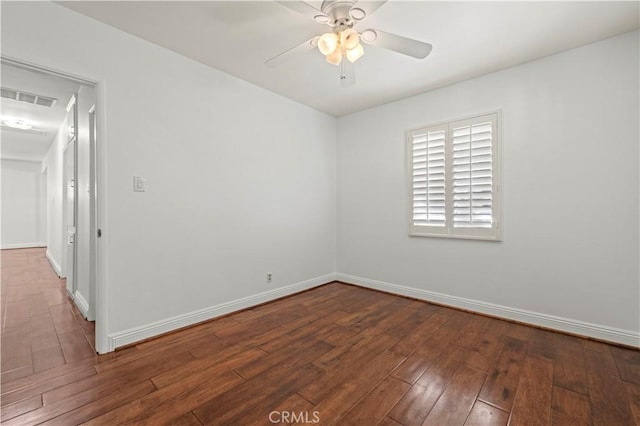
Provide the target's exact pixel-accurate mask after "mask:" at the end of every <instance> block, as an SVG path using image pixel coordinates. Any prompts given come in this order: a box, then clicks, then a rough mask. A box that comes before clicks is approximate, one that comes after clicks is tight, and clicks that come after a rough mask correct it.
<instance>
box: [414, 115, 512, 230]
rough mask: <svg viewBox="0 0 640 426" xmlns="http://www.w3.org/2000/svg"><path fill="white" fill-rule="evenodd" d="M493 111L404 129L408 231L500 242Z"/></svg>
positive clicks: (496, 156) (497, 168) (496, 117)
mask: <svg viewBox="0 0 640 426" xmlns="http://www.w3.org/2000/svg"><path fill="white" fill-rule="evenodd" d="M498 118H499V114H498V113H492V114H486V115H482V116H477V117H473V118H469V119H464V120H457V121H452V122H449V123H444V124H437V125H433V126H428V127H423V128H420V129H415V130H411V131H409V140H408V149H407V151H408V157H409V164H408V170H409V173H408V174H409V188H410V194H409V234H410V235H414V236H427V237H448V238H471V239H482V240H500V227H499V219H500V192H499V189H500V186H499V179H500V174H499V170H500V168H499V162H498V161H499V155H498V136H499V135H498Z"/></svg>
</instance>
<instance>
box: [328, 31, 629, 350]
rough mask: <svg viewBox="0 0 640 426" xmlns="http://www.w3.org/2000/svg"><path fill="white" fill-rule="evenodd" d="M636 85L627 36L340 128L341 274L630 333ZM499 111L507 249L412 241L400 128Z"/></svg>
mask: <svg viewBox="0 0 640 426" xmlns="http://www.w3.org/2000/svg"><path fill="white" fill-rule="evenodd" d="M638 79H639V73H638V32H634V33H628V34H624V35H621V36H618V37H615V38H612V39H608V40H605V41H602V42H599V43H595V44H592V45H588V46H585V47H581V48H578V49H575V50H571V51H568V52H565V53H561V54H558V55H555V56H552V57H548V58H544V59H541V60H538V61H535V62H531V63H527V64H524V65H521V66H517V67H514V68H510V69H506V70H503V71H500V72H496V73H493V74H490V75H486V76H483V77H480V78H476V79H473V80H469V81H466V82H463V83H460V84H455V85H452V86H449V87H445V88H442V89H440V90H435V91H432V92H428V93H425V94H422V95H419V96H416V97H412V98H409V99H405V100H402V101H399V102H394V103H390V104H386V105H383V106H380V107H377V108H373V109H370V110H367V111H363V112H360V113H356V114H352V115H349V116H346V117H343V118H341V119H339V120H338V143H337V146H338V152H337V158H338V171H337V176H338V182H337V186H338V232H337V235H338V253H337V269H338V271H339V272H340V273H342V274H345V275H351V277H348V278H349V279H351V280H353V281H355V282H358V281H360V282H365V283H366V280H363V278H364V279H373V280H377V281H381V282H382V286H383V287H384V286H385V285H386V284H395V285H401V286H406V287H409V288H410V289H405V290H407V291H408V292H413V290H411V289H417V290H423V292H422V294H425V295H426V294H427V293H425V292H424V291H430V292H437V293H442V294H445V295H450V296H457V297H462V298H465V299H473V300H475V301H481V302H489V303H493V304H498V305H503V306H506V307H512V308H517V309H523V310H529V311H534V312H536V313H542V314H547V315H554V316H559V317H565V318H568V319H571V320H578V321H584V322H588V323H593V324H597V325H602V326H605V327H613V328H619V329H623V330H627V331H630V333H631V334H627V337H629V335H631V336H632V335H633V333H636V334H635V335H636V336H637V332H638V330H639V329H640V327H639V324H638V322H639V318H640V309H639V306H638V305H639V301H640V295H639V276H638V258H639V256H638V244H639V240H638V217H639V216H638V204H639V200H638V198H639V187H638V178H639V176H638V168H639V167H638V145H639V143H638V141H639V135H638V126H639V125H638V116H639V111H638V94H639V88H638ZM496 109H501V110H502V158H503V163H502V166H503V167H502V171H503V174H502V183H503V194H502V196H503V206H504V209H503V222H502V225H503V241H502V242H500V243H495V242H480V241H468V240H453V239H435V238H418V237H412V238H410V237H409V236H408V235H407V228H408V216H407V209H408V205H407V190H406V188H407V183H406V178H405V176H406V175H405V170H406V166H405V158H406V156H405V138H406V131H407V129H410V128H415V127H419V126H421V125H426V124H430V123H437V122H440V121H444V120H448V119H456V118H460V117H465V116H468V115H471V114H476V113H482V112H485V111H492V110H496ZM370 283H371V282H370ZM378 284H380V283H378ZM373 285H377V284H376V283H373ZM387 287H388V286H387ZM413 293H420V291H417V292H413ZM448 302H450V303H456V300H454V299H451V298H449V299H448ZM582 331H584V330H582ZM608 337H611V336H608ZM627 343H633V342H632V341H627ZM636 344H637V340H636Z"/></svg>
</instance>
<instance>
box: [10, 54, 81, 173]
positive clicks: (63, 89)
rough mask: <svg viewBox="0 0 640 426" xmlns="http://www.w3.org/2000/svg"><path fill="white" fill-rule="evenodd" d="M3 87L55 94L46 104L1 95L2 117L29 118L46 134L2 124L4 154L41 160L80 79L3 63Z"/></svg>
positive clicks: (62, 118)
mask: <svg viewBox="0 0 640 426" xmlns="http://www.w3.org/2000/svg"><path fill="white" fill-rule="evenodd" d="M0 81H1V83H2V87H8V88H11V89H17V90H20V91H24V92H28V93H33V94H36V95H43V96H47V97H51V98H55V99H57V100H58V101H57V102H56V104H55V105H54V106H53V107H44V106H40V105H34V104H30V103H26V102H20V101H16V100H13V99H6V98H0V99H1V102H0V108H1V112H2V119H5V118H6V117H10V118H16V119H20V120H24V121H27V122H29V123H31V124H32V125H33V127H34V128H37V129H42V130H44V131H46V135H45V136H42V135H37V134H33V133H31V132H28V131H23V130H17V129H11V128H6V127H4V126H2V128H1V130H0V139H1V140H2V148H1V150H0V157H1V158H8V159H15V160H27V161H41V160H42V159H43V158H44V156H45V155H46V154H47V151H48V150H49V146H50V145H51V142H52V141H53V139H54V137H55V135H56V132H57V131H58V128H59V127H60V125H61V124H62V122H63V121H64V119H65V117H66V115H67V110H66V108H67V104H68V103H69V101H70V100H71V96H73V94H74V93H76V92H77V91H78V88H79V87H80V85H79V84H78V83H75V82H72V81H69V80H66V79H64V78H60V77H55V76H52V75H48V74H43V73H39V72H35V71H28V70H25V69H22V68H16V67H13V66H11V65H7V64H4V63H3V64H2V65H1V66H0Z"/></svg>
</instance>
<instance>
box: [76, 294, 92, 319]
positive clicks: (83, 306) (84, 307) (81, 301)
mask: <svg viewBox="0 0 640 426" xmlns="http://www.w3.org/2000/svg"><path fill="white" fill-rule="evenodd" d="M73 300H75V302H76V306H77V307H78V309H80V312H82V315H83V316H84V317H85V318H87V316H88V315H89V303H88V302H87V301H86V300H85V298H84V297H82V294H80V292H79V291H76V293H75V294H74V295H73Z"/></svg>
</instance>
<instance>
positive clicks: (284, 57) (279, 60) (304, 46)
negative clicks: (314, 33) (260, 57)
mask: <svg viewBox="0 0 640 426" xmlns="http://www.w3.org/2000/svg"><path fill="white" fill-rule="evenodd" d="M319 38H320V37H313V38H312V39H309V40H307V41H305V42H304V43H300V44H299V45H297V46H294V47H292V48H291V49H287V50H285V51H284V52H282V53H280V54H278V55H276V56H274V57H273V58H271V59H267V60H266V61H265V62H264V63H265V65H266V66H268V67H270V68H275V67H278V66H280V65H282V64H283V63H285V62H288V61H289V60H291V59H293V58H295V57H296V56H297V55H300V54H302V53H304V52H307V51H310V50H313V48H314V47H316V46H317V45H318V39H319Z"/></svg>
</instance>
